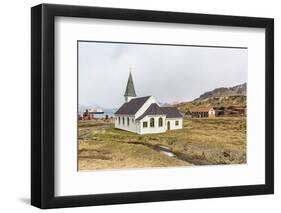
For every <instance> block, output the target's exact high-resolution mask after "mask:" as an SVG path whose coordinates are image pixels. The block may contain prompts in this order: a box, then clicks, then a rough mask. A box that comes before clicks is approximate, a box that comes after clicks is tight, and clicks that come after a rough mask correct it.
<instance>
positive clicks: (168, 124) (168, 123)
mask: <svg viewBox="0 0 281 213" xmlns="http://www.w3.org/2000/svg"><path fill="white" fill-rule="evenodd" d="M167 126H168V127H167V129H168V130H170V121H168V122H167Z"/></svg>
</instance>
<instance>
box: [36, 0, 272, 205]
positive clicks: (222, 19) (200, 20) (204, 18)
mask: <svg viewBox="0 0 281 213" xmlns="http://www.w3.org/2000/svg"><path fill="white" fill-rule="evenodd" d="M58 16H64V17H83V18H100V19H113V20H114V19H115V20H131V21H145V22H162V23H182V24H200V25H218V26H237V27H251V28H264V29H265V32H266V48H265V51H266V52H265V61H266V64H265V85H266V86H265V89H266V91H265V92H266V93H265V94H266V97H265V100H266V106H265V109H266V111H265V114H266V118H265V121H266V125H265V126H266V128H265V132H266V134H265V139H264V140H265V161H266V162H265V184H262V185H246V186H225V187H214V188H198V189H177V190H163V191H145V192H130V193H112V194H95V195H78V196H76V195H73V196H60V197H56V196H55V195H54V189H55V181H54V178H55V170H54V166H55V165H54V163H55V161H54V157H55V156H54V149H55V146H54V133H55V107H54V106H55V85H54V82H55V81H54V78H55V75H54V72H55V69H54V59H55V54H54V50H55V47H54V21H55V17H58ZM272 193H274V20H273V19H271V18H256V17H239V16H224V15H208V14H194V13H178V12H164V11H148V10H131V9H113V8H102V7H86V6H67V5H53V4H41V5H38V6H35V7H32V8H31V204H32V205H34V206H37V207H39V208H43V209H46V208H60V207H76V206H91V205H106V204H122V203H139V202H155V201H169V200H183V199H197V198H217V197H229V196H245V195H260V194H272Z"/></svg>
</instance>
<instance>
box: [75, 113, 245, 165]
mask: <svg viewBox="0 0 281 213" xmlns="http://www.w3.org/2000/svg"><path fill="white" fill-rule="evenodd" d="M78 141H79V170H93V169H119V168H144V167H167V166H169V167H172V166H189V165H191V163H190V162H187V161H184V160H180V159H178V158H175V157H169V156H166V155H164V154H162V153H159V152H158V151H155V150H153V149H151V148H150V147H149V146H146V145H155V146H159V145H161V146H165V147H168V148H169V149H170V150H171V151H173V152H174V153H176V154H177V155H178V156H185V159H190V160H191V162H192V160H204V161H205V162H208V164H238V163H246V118H243V117H237V118H235V117H231V118H213V119H208V118H206V119H202V118H201V119H186V120H184V128H183V129H181V130H174V131H168V132H166V133H161V134H149V135H138V134H135V133H130V132H127V131H122V130H118V129H114V126H113V124H111V123H109V122H104V121H97V120H92V121H80V122H79V134H78Z"/></svg>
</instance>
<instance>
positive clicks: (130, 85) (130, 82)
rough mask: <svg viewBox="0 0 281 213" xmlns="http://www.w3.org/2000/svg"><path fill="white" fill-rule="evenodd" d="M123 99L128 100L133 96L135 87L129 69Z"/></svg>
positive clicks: (134, 95)
mask: <svg viewBox="0 0 281 213" xmlns="http://www.w3.org/2000/svg"><path fill="white" fill-rule="evenodd" d="M124 96H125V101H126V102H129V101H130V100H131V99H132V98H135V97H136V96H137V95H136V92H135V87H134V82H133V77H132V73H131V71H130V74H129V78H128V82H127V87H126V91H125V94H124Z"/></svg>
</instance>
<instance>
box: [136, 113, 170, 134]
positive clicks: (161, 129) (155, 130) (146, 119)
mask: <svg viewBox="0 0 281 213" xmlns="http://www.w3.org/2000/svg"><path fill="white" fill-rule="evenodd" d="M152 117H153V118H154V127H150V118H152ZM160 117H161V118H162V119H163V126H162V127H159V118H160ZM165 120H166V116H160V115H158V116H145V117H144V118H143V119H142V120H141V121H140V123H141V125H140V126H141V128H140V134H153V133H161V132H165V131H166V126H165ZM143 122H147V124H148V126H147V128H143V127H142V126H143Z"/></svg>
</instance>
